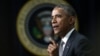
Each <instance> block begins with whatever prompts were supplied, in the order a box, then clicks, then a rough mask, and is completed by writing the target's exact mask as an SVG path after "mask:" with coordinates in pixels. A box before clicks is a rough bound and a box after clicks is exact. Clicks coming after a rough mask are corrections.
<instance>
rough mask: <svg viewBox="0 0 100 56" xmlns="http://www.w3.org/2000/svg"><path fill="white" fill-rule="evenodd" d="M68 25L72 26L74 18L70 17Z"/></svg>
mask: <svg viewBox="0 0 100 56" xmlns="http://www.w3.org/2000/svg"><path fill="white" fill-rule="evenodd" d="M69 23H70V25H72V24H74V23H75V17H74V16H71V17H70V19H69Z"/></svg>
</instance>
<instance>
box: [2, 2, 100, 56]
mask: <svg viewBox="0 0 100 56" xmlns="http://www.w3.org/2000/svg"><path fill="white" fill-rule="evenodd" d="M28 1H31V0H1V1H0V56H36V54H33V53H31V52H30V51H29V50H27V49H26V48H25V47H24V46H23V45H22V44H21V42H20V41H19V36H18V35H17V30H16V23H17V22H16V21H17V19H18V18H17V17H18V15H19V11H20V10H21V8H22V7H23V6H24V5H25V4H26V3H27V2H28ZM63 1H65V2H68V3H69V4H70V5H72V6H73V8H74V9H75V10H76V12H77V16H78V24H79V25H78V26H79V29H78V31H79V32H80V33H81V34H84V35H85V36H87V37H88V38H89V39H90V41H91V43H92V44H93V46H94V48H95V51H94V53H95V56H100V48H99V47H100V38H99V37H100V25H99V24H100V23H99V22H100V9H99V8H100V7H99V2H98V1H96V0H63ZM50 9H52V8H50ZM29 29H30V28H29ZM30 31H31V30H30Z"/></svg>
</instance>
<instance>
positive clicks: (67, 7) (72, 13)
mask: <svg viewBox="0 0 100 56" xmlns="http://www.w3.org/2000/svg"><path fill="white" fill-rule="evenodd" d="M56 7H58V8H63V9H64V10H65V12H66V13H68V14H69V15H70V16H76V12H75V10H74V9H73V8H72V6H71V5H69V4H59V5H56V6H55V7H54V8H56Z"/></svg>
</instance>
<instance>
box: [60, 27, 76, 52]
mask: <svg viewBox="0 0 100 56" xmlns="http://www.w3.org/2000/svg"><path fill="white" fill-rule="evenodd" d="M74 29H75V28H72V29H71V30H70V31H69V32H68V33H67V34H66V35H65V37H63V38H62V39H61V41H63V42H64V44H63V51H64V48H65V45H66V43H67V41H68V39H69V37H70V35H71V33H72V32H73V31H74Z"/></svg>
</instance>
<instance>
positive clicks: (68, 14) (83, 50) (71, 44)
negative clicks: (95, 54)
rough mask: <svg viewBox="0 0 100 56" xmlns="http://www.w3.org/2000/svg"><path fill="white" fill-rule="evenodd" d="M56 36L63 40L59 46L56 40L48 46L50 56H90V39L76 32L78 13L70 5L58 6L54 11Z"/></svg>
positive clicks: (53, 23)
mask: <svg viewBox="0 0 100 56" xmlns="http://www.w3.org/2000/svg"><path fill="white" fill-rule="evenodd" d="M51 16H52V21H51V22H52V27H53V30H54V34H56V35H58V36H59V37H60V38H61V41H60V43H59V44H57V43H56V42H55V41H54V40H51V42H52V43H50V44H49V45H48V49H47V51H48V53H49V56H89V54H90V47H89V42H88V39H87V38H86V37H85V36H83V35H82V34H80V33H78V32H77V31H76V30H75V27H74V24H75V20H76V12H75V10H74V9H73V8H72V7H71V6H70V5H63V4H61V5H57V6H55V7H54V9H53V10H52V15H51ZM62 43H63V44H62Z"/></svg>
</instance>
